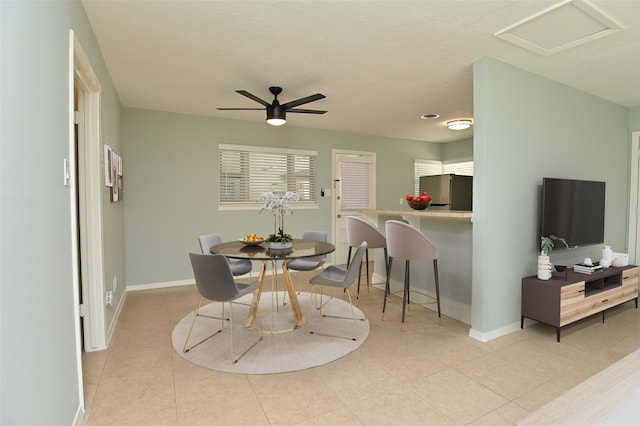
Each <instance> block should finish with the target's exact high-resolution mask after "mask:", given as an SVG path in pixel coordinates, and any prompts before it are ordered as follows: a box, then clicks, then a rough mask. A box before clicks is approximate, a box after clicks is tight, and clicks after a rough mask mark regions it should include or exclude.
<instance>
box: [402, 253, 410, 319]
mask: <svg viewBox="0 0 640 426" xmlns="http://www.w3.org/2000/svg"><path fill="white" fill-rule="evenodd" d="M409 269H410V261H409V260H406V261H405V268H404V296H403V298H402V324H404V317H405V312H406V310H407V303H408V302H409Z"/></svg>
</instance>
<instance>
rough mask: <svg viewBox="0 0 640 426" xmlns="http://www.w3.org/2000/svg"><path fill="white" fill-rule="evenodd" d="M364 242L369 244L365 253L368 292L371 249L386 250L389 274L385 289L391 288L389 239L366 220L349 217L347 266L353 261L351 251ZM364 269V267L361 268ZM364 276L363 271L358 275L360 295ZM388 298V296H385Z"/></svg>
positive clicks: (386, 263)
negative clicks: (361, 280)
mask: <svg viewBox="0 0 640 426" xmlns="http://www.w3.org/2000/svg"><path fill="white" fill-rule="evenodd" d="M364 241H366V242H367V251H366V252H365V258H366V260H365V262H366V268H367V291H368V290H369V285H370V283H369V249H375V248H383V249H384V268H385V272H386V274H387V277H386V284H385V287H387V288H388V287H389V255H388V253H387V239H386V238H385V236H384V235H383V234H382V233H381V232H380V231H378V228H376V227H375V226H373V225H372V224H371V223H369V222H367V221H366V220H364V219H362V218H359V217H357V216H347V243H348V244H349V252H348V254H347V265H349V263H350V261H351V249H352V248H353V247H359V246H360V244H362V243H363V242H364ZM360 268H362V266H361V267H360ZM361 275H362V269H361V270H360V274H359V275H358V291H357V294H358V295H359V294H360V279H361ZM385 296H386V295H385Z"/></svg>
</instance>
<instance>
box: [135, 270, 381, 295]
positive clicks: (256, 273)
mask: <svg viewBox="0 0 640 426" xmlns="http://www.w3.org/2000/svg"><path fill="white" fill-rule="evenodd" d="M329 265H332V264H331V263H326V264H325V266H329ZM252 272H253V276H255V277H256V278H255V279H257V278H258V277H259V276H260V271H252ZM318 272H319V270H318ZM293 273H294V274H295V272H293ZM278 274H280V272H279V273H278ZM265 276H271V270H270V269H267V271H266V273H265ZM249 277H250V275H249V274H244V275H240V276H238V277H235V278H236V279H240V278H249ZM382 282H383V283H384V278H383V280H382ZM195 284H196V282H195V281H194V279H193V278H190V279H186V280H177V281H164V282H159V283H148V284H138V285H129V286H127V291H140V290H153V289H157V288H168V287H178V286H182V285H195Z"/></svg>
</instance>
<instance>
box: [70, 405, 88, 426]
mask: <svg viewBox="0 0 640 426" xmlns="http://www.w3.org/2000/svg"><path fill="white" fill-rule="evenodd" d="M84 414H85V413H84V409H83V408H82V407H81V406H78V411H76V416H75V418H74V419H73V423H72V424H73V426H82V424H83V423H84Z"/></svg>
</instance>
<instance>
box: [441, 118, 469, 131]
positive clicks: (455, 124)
mask: <svg viewBox="0 0 640 426" xmlns="http://www.w3.org/2000/svg"><path fill="white" fill-rule="evenodd" d="M447 127H448V128H449V130H464V129H468V128H469V127H471V120H453V121H448V122H447Z"/></svg>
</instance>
